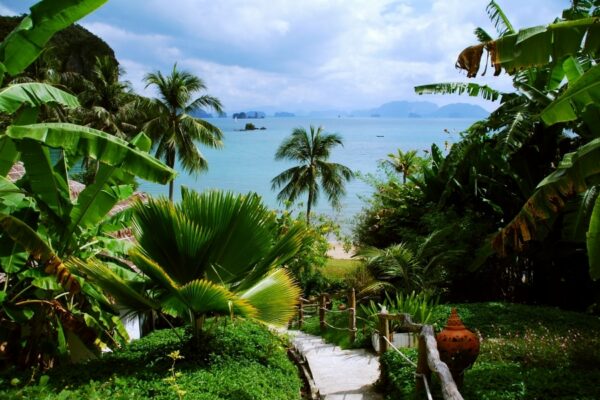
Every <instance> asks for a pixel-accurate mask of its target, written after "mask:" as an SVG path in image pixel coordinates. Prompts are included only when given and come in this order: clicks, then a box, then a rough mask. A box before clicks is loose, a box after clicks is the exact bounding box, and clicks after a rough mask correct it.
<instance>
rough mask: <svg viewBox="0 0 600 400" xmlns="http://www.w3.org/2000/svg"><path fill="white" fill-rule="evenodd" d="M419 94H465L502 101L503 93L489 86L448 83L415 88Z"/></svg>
mask: <svg viewBox="0 0 600 400" xmlns="http://www.w3.org/2000/svg"><path fill="white" fill-rule="evenodd" d="M415 93H417V94H459V95H460V94H463V93H466V94H468V95H469V96H471V97H478V96H479V97H482V98H484V99H485V100H490V101H496V100H498V99H500V100H502V93H501V92H499V91H497V90H495V89H492V88H491V87H489V86H487V85H478V84H476V83H463V82H447V83H434V84H430V85H420V86H415Z"/></svg>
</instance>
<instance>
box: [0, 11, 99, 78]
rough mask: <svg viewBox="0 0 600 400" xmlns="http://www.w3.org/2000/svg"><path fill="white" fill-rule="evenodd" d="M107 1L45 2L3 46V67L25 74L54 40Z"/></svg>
mask: <svg viewBox="0 0 600 400" xmlns="http://www.w3.org/2000/svg"><path fill="white" fill-rule="evenodd" d="M106 1H107V0H42V1H40V2H39V3H37V4H35V5H34V6H33V7H31V14H30V15H29V16H27V17H25V18H24V19H23V20H22V21H21V23H20V24H19V25H18V26H17V27H16V28H15V29H14V30H13V31H12V32H11V33H10V34H9V35H8V36H7V37H6V38H4V41H3V42H2V43H0V63H1V64H2V65H3V66H4V69H5V70H6V71H7V72H8V73H9V74H11V75H13V76H14V75H16V74H18V73H20V72H22V71H23V70H24V69H25V68H27V67H28V66H29V64H31V63H32V62H33V61H35V59H36V58H37V57H38V56H39V55H40V53H41V52H42V50H43V49H44V46H45V45H46V43H47V42H48V41H49V40H50V38H51V37H52V36H53V35H54V34H55V33H56V32H58V31H60V30H61V29H64V28H66V27H68V26H69V25H71V24H72V23H73V22H75V21H77V20H79V19H80V18H83V17H84V16H86V15H87V14H89V13H91V12H92V11H94V10H95V9H97V8H98V7H100V6H101V5H102V4H104V3H106Z"/></svg>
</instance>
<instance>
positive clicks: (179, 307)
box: [79, 190, 306, 334]
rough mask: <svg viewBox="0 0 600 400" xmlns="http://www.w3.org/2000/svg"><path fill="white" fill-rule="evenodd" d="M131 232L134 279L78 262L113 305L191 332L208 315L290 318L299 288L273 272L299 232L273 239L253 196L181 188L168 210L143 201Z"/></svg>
mask: <svg viewBox="0 0 600 400" xmlns="http://www.w3.org/2000/svg"><path fill="white" fill-rule="evenodd" d="M134 231H135V235H136V239H137V243H138V245H137V247H136V248H135V249H134V250H133V251H132V252H131V253H130V255H131V258H132V261H133V262H134V263H135V265H136V266H137V267H138V268H139V269H140V270H141V271H142V272H143V275H142V277H141V278H140V276H136V277H135V278H130V279H127V276H128V275H127V274H122V273H121V274H118V273H116V272H118V271H115V270H114V269H110V268H109V267H108V266H106V265H103V264H100V263H98V262H95V263H94V262H92V263H87V264H83V263H79V266H80V267H81V268H82V269H83V270H85V271H86V272H87V273H88V274H89V275H90V276H91V277H92V278H93V279H94V280H95V281H96V282H97V283H98V284H100V285H101V286H102V287H103V288H104V289H106V290H107V291H108V292H109V293H111V294H112V295H113V297H114V298H115V299H116V300H117V301H118V304H119V305H120V306H122V307H125V308H126V309H129V310H131V311H137V312H142V311H149V310H162V311H163V312H165V313H168V314H171V315H176V316H179V317H182V318H184V319H187V320H188V321H189V323H190V324H191V326H192V327H193V329H194V332H195V333H196V334H198V333H199V331H200V330H201V329H202V322H203V320H204V318H205V317H206V316H211V315H226V316H230V315H238V316H242V317H250V318H254V319H257V320H259V321H263V322H268V323H275V324H285V323H287V322H288V321H289V319H290V318H291V317H292V316H293V314H294V305H295V304H296V301H297V298H298V296H299V295H300V289H299V288H298V287H297V286H296V285H295V283H294V282H293V279H292V278H291V276H290V274H289V273H288V271H287V270H285V269H282V268H280V267H281V266H282V265H284V264H285V263H287V262H288V261H289V260H290V259H291V258H292V257H294V256H295V254H296V253H297V252H298V250H299V249H300V248H301V247H302V246H303V244H304V243H305V240H306V236H305V234H304V228H303V227H302V225H299V224H296V225H293V226H291V227H290V229H289V230H287V231H286V232H285V233H283V234H281V233H280V231H279V226H278V224H277V220H276V216H275V214H274V213H272V212H271V211H269V210H268V209H267V208H266V207H264V206H263V205H262V204H261V200H260V197H259V196H258V195H256V194H249V195H246V196H242V195H233V194H231V193H224V192H219V191H214V192H205V193H202V194H198V193H196V192H192V191H187V190H184V191H183V193H182V199H181V203H179V204H176V205H175V204H173V203H172V202H170V201H168V200H167V199H159V200H153V199H151V200H150V201H149V202H148V203H147V204H138V205H137V207H136V223H135V225H134ZM129 276H131V272H130V271H129Z"/></svg>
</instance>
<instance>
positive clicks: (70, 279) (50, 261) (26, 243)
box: [0, 214, 81, 294]
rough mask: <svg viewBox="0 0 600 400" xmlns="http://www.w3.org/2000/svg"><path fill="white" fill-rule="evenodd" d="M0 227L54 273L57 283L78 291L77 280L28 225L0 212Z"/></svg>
mask: <svg viewBox="0 0 600 400" xmlns="http://www.w3.org/2000/svg"><path fill="white" fill-rule="evenodd" d="M0 228H2V229H3V230H4V232H6V234H7V235H8V236H10V238H11V239H12V240H14V241H15V242H17V243H18V244H20V245H21V246H23V247H24V248H25V250H27V252H29V254H31V256H32V258H33V259H34V260H35V261H37V262H38V263H39V264H40V265H41V266H42V267H43V268H44V271H45V272H46V273H47V274H53V275H56V279H57V281H58V283H59V284H60V285H61V286H62V287H63V288H64V289H65V290H67V291H68V292H69V293H71V294H76V293H79V291H80V289H81V287H80V285H79V282H78V281H77V279H76V278H75V276H74V275H73V274H71V272H70V271H69V269H68V268H67V267H66V266H65V265H64V264H63V262H62V260H61V259H60V258H59V257H58V256H57V255H56V254H55V253H54V251H53V250H52V248H50V246H49V245H48V244H47V243H46V242H45V241H44V240H43V239H42V238H41V237H40V236H39V235H38V234H37V233H36V232H35V231H34V230H33V229H31V227H29V225H27V224H26V223H24V222H23V221H21V220H20V219H18V218H15V217H13V216H12V215H6V214H0Z"/></svg>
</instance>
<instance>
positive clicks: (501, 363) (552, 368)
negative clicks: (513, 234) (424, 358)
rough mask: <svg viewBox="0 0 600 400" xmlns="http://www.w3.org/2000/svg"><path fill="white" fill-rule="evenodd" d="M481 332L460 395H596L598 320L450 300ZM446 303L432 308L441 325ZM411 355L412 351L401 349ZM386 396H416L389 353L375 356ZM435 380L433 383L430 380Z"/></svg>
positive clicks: (496, 398) (516, 398) (492, 398)
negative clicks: (474, 359)
mask: <svg viewBox="0 0 600 400" xmlns="http://www.w3.org/2000/svg"><path fill="white" fill-rule="evenodd" d="M455 306H456V307H457V309H458V311H459V314H460V315H461V317H462V319H463V321H464V323H465V325H467V326H469V327H470V328H471V329H477V330H479V332H480V333H481V335H482V338H483V341H482V343H481V352H480V355H479V358H478V360H477V362H476V363H475V365H474V366H473V368H472V369H471V370H469V371H467V372H466V373H465V386H464V387H463V388H462V389H461V393H462V394H463V396H464V397H465V399H485V400H521V399H522V400H524V399H550V398H551V399H563V400H566V399H590V400H591V399H598V398H600V388H598V386H597V385H595V384H594V382H598V380H600V369H598V368H597V365H598V363H600V339H599V337H598V332H600V320H599V319H598V317H593V316H589V315H585V314H580V313H575V312H568V311H561V310H558V309H555V308H549V307H540V306H525V305H518V304H507V303H481V304H457V305H455ZM450 308H451V307H450V306H449V305H444V306H438V307H437V308H436V316H437V318H435V319H436V325H438V326H440V327H441V326H443V325H444V323H445V319H446V318H447V316H448V314H449V312H450ZM405 353H406V354H407V355H409V356H410V357H411V358H412V359H413V360H416V358H417V354H416V351H415V350H412V349H409V350H406V352H405ZM381 364H382V386H383V387H384V389H385V392H386V393H387V399H388V400H394V399H413V398H414V399H417V398H419V399H420V398H422V394H416V393H414V377H413V372H414V371H413V368H412V367H407V366H406V363H405V362H404V361H403V360H401V358H400V356H399V355H397V354H395V352H388V353H387V354H385V355H384V356H383V357H382V358H381ZM434 384H435V382H434Z"/></svg>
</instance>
